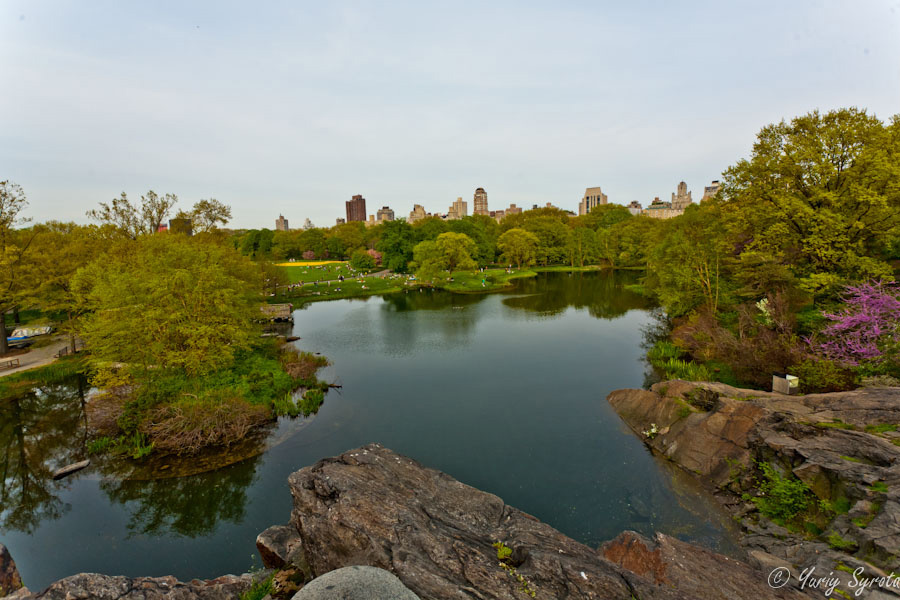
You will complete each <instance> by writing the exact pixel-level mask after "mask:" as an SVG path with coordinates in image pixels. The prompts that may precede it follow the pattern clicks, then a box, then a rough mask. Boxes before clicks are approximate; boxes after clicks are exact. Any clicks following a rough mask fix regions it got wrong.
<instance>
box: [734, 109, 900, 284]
mask: <svg viewBox="0 0 900 600" xmlns="http://www.w3.org/2000/svg"><path fill="white" fill-rule="evenodd" d="M724 175H725V176H724V182H723V186H722V190H721V194H720V197H721V202H722V203H723V205H724V210H726V211H728V212H729V213H730V215H731V222H730V225H731V227H732V228H733V236H734V238H735V242H736V243H737V244H738V245H739V246H740V248H741V251H742V252H743V251H752V252H756V253H757V255H758V256H764V257H766V258H765V260H766V261H771V262H777V263H780V264H783V265H789V266H790V268H791V270H792V271H793V272H794V273H795V275H796V276H797V277H798V278H799V279H800V285H801V286H803V287H804V288H805V289H807V290H808V291H811V292H818V291H820V290H821V289H822V288H826V287H827V288H832V289H833V288H836V287H837V284H838V283H840V281H841V279H842V278H843V279H849V280H858V279H866V278H873V277H885V276H890V275H891V274H892V272H891V269H890V267H889V265H888V264H887V263H886V262H885V261H884V257H885V256H886V254H887V252H888V246H889V245H890V243H891V240H892V239H895V238H896V236H897V235H898V231H900V188H898V186H897V181H898V180H900V119H898V117H895V118H894V119H893V122H892V124H891V125H890V126H885V125H884V124H883V123H882V122H881V121H879V120H878V119H877V118H875V117H874V116H870V115H867V114H866V112H865V111H864V110H858V109H855V108H850V109H841V110H834V111H830V112H828V113H824V114H822V113H820V112H819V111H814V112H811V113H809V114H806V115H804V116H801V117H797V118H795V119H793V120H791V122H790V123H787V122H784V121H782V122H781V123H778V124H774V125H769V126H767V127H764V128H763V129H762V131H760V132H759V134H758V135H757V141H756V143H755V144H754V146H753V153H752V155H751V157H750V159H749V160H741V161H739V162H738V163H737V164H736V165H735V166H733V167H731V168H729V169H728V170H727V171H726V172H725V174H724Z"/></svg>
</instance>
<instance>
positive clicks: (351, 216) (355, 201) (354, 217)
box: [347, 194, 366, 223]
mask: <svg viewBox="0 0 900 600" xmlns="http://www.w3.org/2000/svg"><path fill="white" fill-rule="evenodd" d="M365 220H366V199H365V198H363V197H362V196H360V195H359V194H357V195H356V196H353V197H352V198H351V199H350V200H347V222H348V223H350V222H351V221H365Z"/></svg>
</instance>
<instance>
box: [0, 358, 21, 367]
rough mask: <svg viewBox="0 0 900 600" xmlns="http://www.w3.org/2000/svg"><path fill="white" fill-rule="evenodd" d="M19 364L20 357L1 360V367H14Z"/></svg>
mask: <svg viewBox="0 0 900 600" xmlns="http://www.w3.org/2000/svg"><path fill="white" fill-rule="evenodd" d="M18 366H19V359H18V358H9V359H7V360H0V369H12V368H14V367H18Z"/></svg>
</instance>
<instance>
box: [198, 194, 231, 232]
mask: <svg viewBox="0 0 900 600" xmlns="http://www.w3.org/2000/svg"><path fill="white" fill-rule="evenodd" d="M190 217H191V220H192V221H193V224H194V231H199V232H208V231H212V230H214V229H216V227H217V226H218V225H219V224H220V223H221V224H222V225H223V226H224V225H227V224H228V221H230V220H231V207H230V206H228V205H225V204H222V203H221V202H219V201H218V200H216V199H215V198H210V199H208V200H200V201H198V202H197V203H196V204H194V208H192V209H191V212H190Z"/></svg>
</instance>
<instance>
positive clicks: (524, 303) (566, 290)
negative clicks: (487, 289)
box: [503, 271, 652, 320]
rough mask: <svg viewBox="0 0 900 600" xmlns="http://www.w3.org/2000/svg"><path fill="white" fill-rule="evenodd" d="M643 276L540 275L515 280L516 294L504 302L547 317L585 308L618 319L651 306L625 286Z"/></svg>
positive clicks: (613, 273)
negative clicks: (571, 309) (629, 312)
mask: <svg viewBox="0 0 900 600" xmlns="http://www.w3.org/2000/svg"><path fill="white" fill-rule="evenodd" d="M640 276H641V274H640V273H636V272H631V271H599V272H591V273H567V274H561V273H538V274H537V277H530V278H527V279H518V280H516V287H515V289H514V292H515V293H516V294H521V295H517V296H515V297H512V298H506V299H505V300H503V304H505V305H506V306H508V307H509V308H514V309H520V310H524V311H528V312H536V313H540V314H542V315H545V316H553V315H558V314H562V313H563V311H565V310H566V309H567V308H568V307H570V306H572V307H574V308H577V309H581V308H586V309H587V310H588V313H590V315H591V316H593V317H596V318H598V319H608V320H611V319H616V318H618V317H621V316H622V315H624V314H625V313H627V312H628V311H629V310H634V309H641V310H646V309H648V308H650V307H651V306H652V303H651V302H650V301H648V300H647V299H646V298H644V297H643V296H641V295H640V294H636V293H634V292H631V291H629V290H628V289H627V288H625V287H624V286H625V285H627V284H631V283H637V282H638V280H639V279H640Z"/></svg>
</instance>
